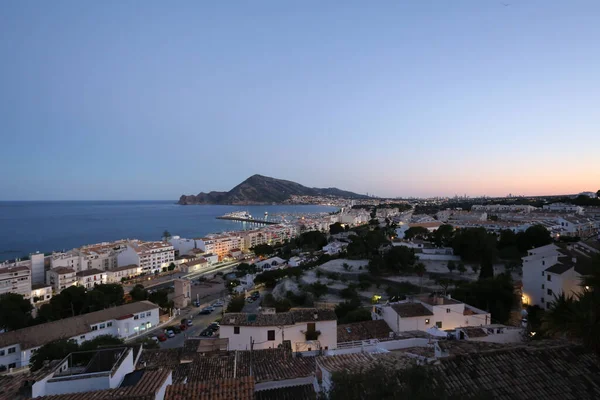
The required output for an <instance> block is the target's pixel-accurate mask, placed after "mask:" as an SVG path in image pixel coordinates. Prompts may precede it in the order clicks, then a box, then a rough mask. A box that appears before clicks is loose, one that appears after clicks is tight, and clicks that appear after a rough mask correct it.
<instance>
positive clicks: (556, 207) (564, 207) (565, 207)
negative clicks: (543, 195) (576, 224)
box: [542, 203, 583, 214]
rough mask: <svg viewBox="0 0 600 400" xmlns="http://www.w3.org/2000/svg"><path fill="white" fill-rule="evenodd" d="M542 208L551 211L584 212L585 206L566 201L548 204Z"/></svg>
mask: <svg viewBox="0 0 600 400" xmlns="http://www.w3.org/2000/svg"><path fill="white" fill-rule="evenodd" d="M542 209H543V210H544V211H549V212H562V213H575V214H583V207H581V206H576V205H573V204H565V203H553V204H546V205H544V206H542Z"/></svg>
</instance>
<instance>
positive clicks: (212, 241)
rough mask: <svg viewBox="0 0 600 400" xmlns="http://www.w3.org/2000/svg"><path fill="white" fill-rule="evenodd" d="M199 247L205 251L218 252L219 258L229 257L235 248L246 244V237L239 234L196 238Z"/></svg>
mask: <svg viewBox="0 0 600 400" xmlns="http://www.w3.org/2000/svg"><path fill="white" fill-rule="evenodd" d="M196 244H197V247H198V248H199V249H200V250H202V251H204V252H205V253H212V254H216V255H217V256H218V257H219V259H220V260H221V259H223V257H227V255H228V254H229V253H230V252H231V250H233V249H240V248H242V247H243V246H244V239H243V238H242V237H241V236H238V235H218V236H217V235H214V236H207V237H203V238H200V239H196Z"/></svg>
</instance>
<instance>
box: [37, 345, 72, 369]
mask: <svg viewBox="0 0 600 400" xmlns="http://www.w3.org/2000/svg"><path fill="white" fill-rule="evenodd" d="M77 350H79V346H78V345H77V342H76V341H75V340H73V339H58V340H55V341H53V342H50V343H47V344H45V345H43V346H42V347H40V348H39V349H37V350H36V351H35V352H34V353H33V355H32V356H31V359H30V360H29V369H30V370H31V371H37V370H38V369H40V368H42V367H43V366H44V362H45V361H52V360H62V359H63V358H65V357H66V356H68V355H69V354H70V353H73V352H76V351H77Z"/></svg>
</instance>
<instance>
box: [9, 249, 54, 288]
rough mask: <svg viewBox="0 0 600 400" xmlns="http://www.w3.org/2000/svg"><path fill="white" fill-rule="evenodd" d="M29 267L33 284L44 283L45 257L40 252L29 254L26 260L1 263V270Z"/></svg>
mask: <svg viewBox="0 0 600 400" xmlns="http://www.w3.org/2000/svg"><path fill="white" fill-rule="evenodd" d="M15 267H27V268H29V270H30V271H31V284H32V285H33V284H36V283H44V282H45V279H46V275H45V257H44V255H43V254H41V253H40V252H35V253H31V254H29V257H28V258H26V259H19V258H17V259H16V260H8V261H0V270H2V269H5V268H15Z"/></svg>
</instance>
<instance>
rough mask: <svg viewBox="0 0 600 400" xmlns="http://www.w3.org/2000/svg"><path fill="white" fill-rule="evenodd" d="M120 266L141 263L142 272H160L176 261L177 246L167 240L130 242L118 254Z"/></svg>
mask: <svg viewBox="0 0 600 400" xmlns="http://www.w3.org/2000/svg"><path fill="white" fill-rule="evenodd" d="M117 259H118V264H119V266H123V265H132V264H135V265H139V266H140V272H141V273H159V272H160V271H161V270H162V269H163V268H166V267H168V266H169V265H170V264H171V263H172V262H174V261H175V248H174V247H173V245H172V244H170V243H166V242H141V241H136V242H134V241H131V242H128V243H127V245H126V248H125V249H124V250H123V251H121V252H120V253H119V254H118V256H117Z"/></svg>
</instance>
